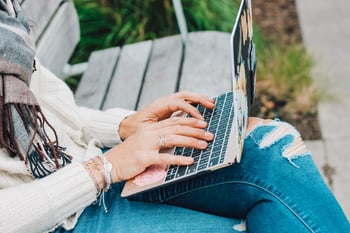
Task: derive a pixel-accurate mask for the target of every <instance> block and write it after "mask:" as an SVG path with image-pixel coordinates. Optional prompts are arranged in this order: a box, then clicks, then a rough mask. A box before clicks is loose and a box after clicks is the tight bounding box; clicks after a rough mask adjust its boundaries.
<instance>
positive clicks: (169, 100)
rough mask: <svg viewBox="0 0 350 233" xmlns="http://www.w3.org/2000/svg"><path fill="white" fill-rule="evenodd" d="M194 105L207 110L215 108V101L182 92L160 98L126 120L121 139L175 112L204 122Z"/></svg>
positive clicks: (196, 94)
mask: <svg viewBox="0 0 350 233" xmlns="http://www.w3.org/2000/svg"><path fill="white" fill-rule="evenodd" d="M193 104H201V105H203V106H204V107H205V108H210V109H212V108H214V100H213V99H211V98H209V97H208V96H205V95H201V94H198V93H193V92H187V91H181V92H177V93H175V94H171V95H168V96H166V97H162V98H159V99H157V100H155V101H154V102H153V103H151V104H149V105H148V106H146V107H145V108H143V109H141V110H139V111H138V112H136V113H134V114H133V115H131V116H129V117H127V118H126V119H124V120H123V121H122V122H121V124H120V127H119V135H120V138H121V139H123V140H124V139H126V138H127V137H129V136H130V135H132V134H134V133H135V132H136V131H137V130H138V129H139V128H142V127H144V126H146V125H148V124H151V123H156V122H159V121H161V120H164V119H166V118H169V117H170V116H171V115H172V114H173V113H174V112H177V111H182V112H185V113H188V114H190V115H191V116H192V117H194V118H197V119H201V120H203V118H202V116H201V115H200V113H199V111H198V110H197V108H196V107H194V106H193Z"/></svg>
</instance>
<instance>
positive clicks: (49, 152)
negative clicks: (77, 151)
mask: <svg viewBox="0 0 350 233" xmlns="http://www.w3.org/2000/svg"><path fill="white" fill-rule="evenodd" d="M0 105H1V106H0V111H1V112H0V114H1V118H2V121H1V126H0V127H1V132H0V134H1V135H0V147H1V148H4V149H5V150H6V151H7V152H8V153H9V155H10V156H11V157H15V156H18V157H19V158H20V159H21V160H24V161H25V163H26V164H27V166H28V168H29V170H30V172H31V173H32V174H33V176H34V177H36V178H41V177H44V176H46V175H49V174H51V173H52V172H54V171H56V170H57V169H59V168H61V167H64V166H65V165H66V164H68V163H70V162H71V160H72V157H71V156H70V155H68V154H66V153H65V152H64V151H65V148H64V147H61V146H59V145H58V140H57V134H56V131H55V129H54V128H53V127H52V126H51V125H50V123H49V122H48V121H47V119H46V118H45V116H44V114H43V113H42V110H41V109H40V106H38V105H30V104H23V103H9V104H4V103H3V98H1V100H0ZM16 115H17V117H16ZM18 116H19V118H20V119H17V118H18ZM14 118H16V119H14ZM18 120H21V121H22V122H21V125H23V127H17V128H16V127H14V125H15V124H17V126H18V124H19V123H18V122H16V121H18ZM18 128H21V131H22V132H17V131H18V130H19V129H18ZM47 130H50V131H51V132H52V133H53V134H54V141H52V140H51V139H50V137H49V136H48V133H47ZM23 135H24V136H23Z"/></svg>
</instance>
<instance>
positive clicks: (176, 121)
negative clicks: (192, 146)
mask: <svg viewBox="0 0 350 233" xmlns="http://www.w3.org/2000/svg"><path fill="white" fill-rule="evenodd" d="M207 125H208V123H207V122H205V121H203V120H199V119H195V118H188V117H172V118H168V119H165V120H162V121H160V122H157V123H155V124H153V127H154V128H156V129H161V128H168V127H171V126H190V127H193V128H202V129H203V128H205V127H207Z"/></svg>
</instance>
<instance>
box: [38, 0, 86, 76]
mask: <svg viewBox="0 0 350 233" xmlns="http://www.w3.org/2000/svg"><path fill="white" fill-rule="evenodd" d="M62 19H64V20H62ZM79 29H80V28H79V21H78V16H77V12H76V10H75V7H74V5H73V3H72V2H71V1H67V2H64V3H63V4H62V5H61V6H60V8H59V9H58V11H57V13H56V14H55V16H54V18H53V19H52V21H51V23H50V24H49V27H48V28H47V30H46V32H45V33H44V34H43V35H42V36H41V38H40V40H39V43H38V45H37V57H38V58H39V60H40V61H41V63H42V64H44V65H45V66H46V67H48V68H49V69H50V70H51V71H52V72H53V73H55V74H56V75H57V76H58V77H60V78H65V77H64V72H63V67H64V65H65V64H66V63H67V61H68V60H69V58H70V57H71V55H72V53H73V51H74V48H75V46H76V45H77V43H78V41H79V40H80V30H79ZM52 54H54V55H52Z"/></svg>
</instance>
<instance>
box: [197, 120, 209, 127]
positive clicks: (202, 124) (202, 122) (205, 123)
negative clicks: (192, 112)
mask: <svg viewBox="0 0 350 233" xmlns="http://www.w3.org/2000/svg"><path fill="white" fill-rule="evenodd" d="M198 125H199V126H201V127H205V126H207V122H205V121H198Z"/></svg>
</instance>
